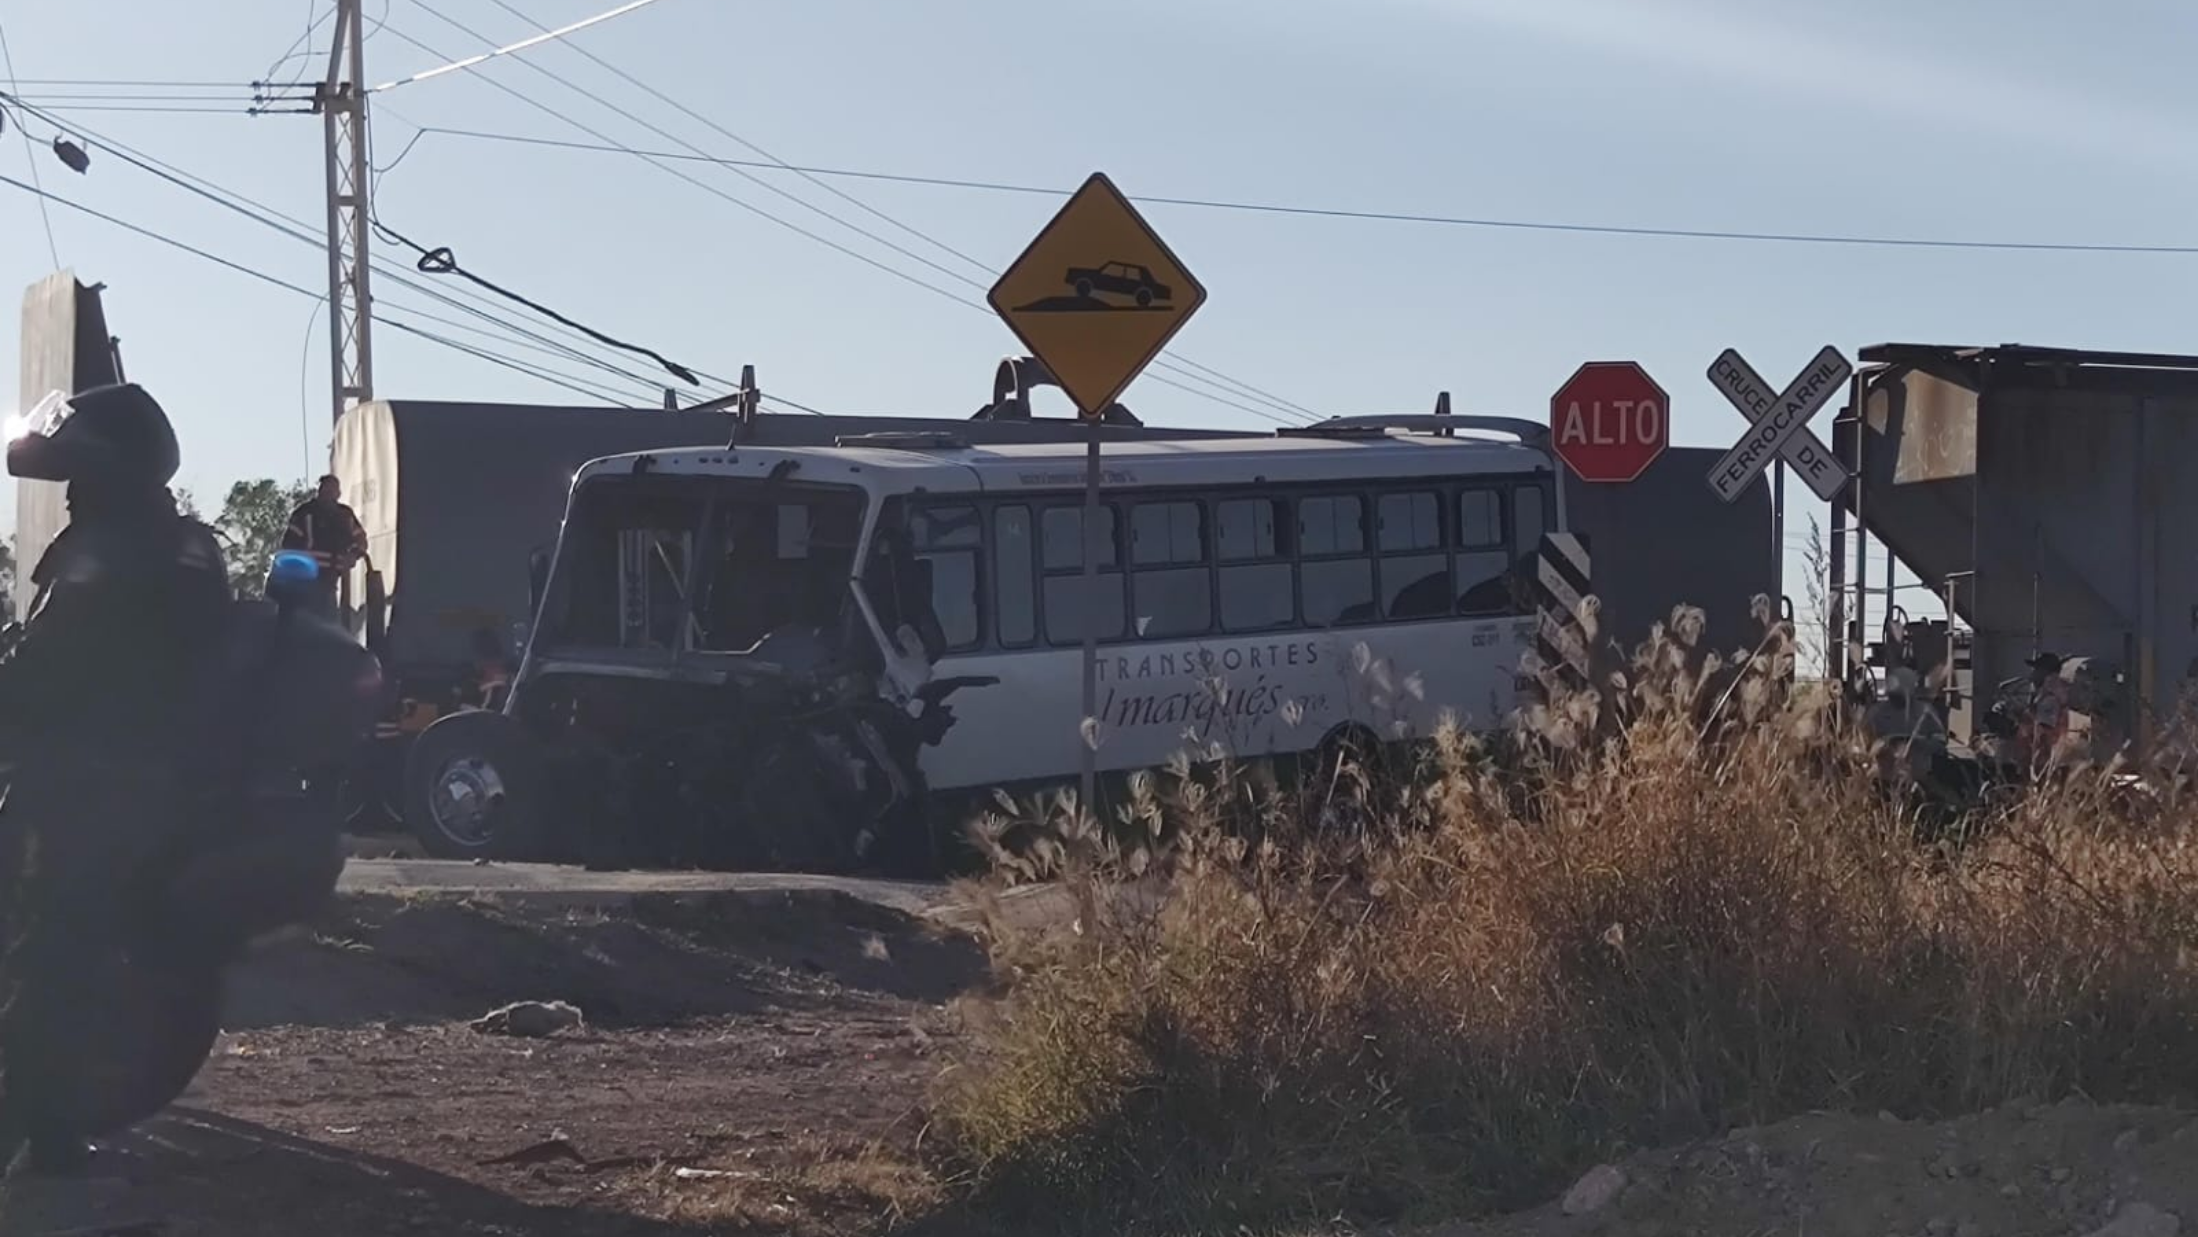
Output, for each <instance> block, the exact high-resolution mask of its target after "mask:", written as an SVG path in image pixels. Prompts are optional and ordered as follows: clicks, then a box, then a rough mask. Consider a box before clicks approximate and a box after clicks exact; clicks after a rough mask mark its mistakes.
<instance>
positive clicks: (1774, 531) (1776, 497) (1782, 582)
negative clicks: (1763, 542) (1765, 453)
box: [1771, 456, 1786, 598]
mask: <svg viewBox="0 0 2198 1237" xmlns="http://www.w3.org/2000/svg"><path fill="white" fill-rule="evenodd" d="M1771 538H1772V540H1773V541H1775V542H1776V543H1777V549H1776V550H1775V551H1774V553H1775V555H1776V558H1777V562H1778V569H1777V571H1776V572H1774V573H1773V574H1772V576H1771V586H1772V588H1774V589H1775V590H1776V591H1777V593H1778V596H1779V597H1780V598H1784V597H1785V596H1786V460H1785V457H1784V456H1781V457H1779V460H1778V462H1777V463H1776V464H1773V465H1771Z"/></svg>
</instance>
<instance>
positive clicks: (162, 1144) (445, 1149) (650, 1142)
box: [0, 891, 986, 1237]
mask: <svg viewBox="0 0 2198 1237" xmlns="http://www.w3.org/2000/svg"><path fill="white" fill-rule="evenodd" d="M985 975H986V969H985V966H984V963H983V959H982V958H981V956H980V955H979V953H978V952H977V950H976V949H975V948H974V946H972V945H971V944H969V943H968V942H967V941H966V940H964V939H962V938H959V937H954V936H952V935H950V934H947V933H945V932H942V931H939V930H937V929H934V928H932V927H931V926H930V925H929V924H928V923H927V922H925V921H923V920H920V919H918V918H916V917H914V916H912V915H909V914H907V913H904V912H902V911H898V910H891V909H887V908H885V907H881V906H878V905H875V904H872V903H868V902H864V901H861V900H859V899H856V898H853V897H848V896H844V895H836V894H830V893H822V892H811V891H802V892H794V893H785V894H777V895H756V894H742V895H728V896H723V897H717V898H709V899H683V900H673V899H660V900H651V899H647V898H644V899H640V900H638V901H636V902H635V903H634V904H633V906H632V907H631V908H630V909H628V910H624V911H621V912H619V913H617V914H615V915H612V914H606V913H601V912H571V911H539V910H537V911H520V910H516V909H513V908H512V907H510V906H505V905H499V904H497V903H494V902H486V901H477V902H462V901H456V900H450V899H424V898H411V899H407V898H402V897H356V898H350V899H347V900H346V903H345V907H344V912H343V913H342V914H341V915H339V916H337V917H335V918H334V919H333V920H332V921H331V922H330V923H328V924H326V925H324V926H323V927H322V928H321V929H320V931H319V932H317V933H316V934H314V935H312V936H311V937H310V938H305V939H297V940H292V941H286V942H283V943H280V944H278V945H275V946H273V947H272V948H270V949H268V950H267V951H265V952H264V953H262V954H261V955H260V956H259V957H257V958H255V959H254V960H253V961H252V962H251V963H250V964H249V965H248V966H247V967H245V968H243V969H242V970H241V971H240V973H239V974H238V975H237V977H236V980H235V982H234V984H233V985H232V990H231V993H230V1006H231V1009H232V1011H233V1013H232V1015H231V1017H230V1018H229V1020H228V1024H227V1025H228V1030H227V1031H226V1033H225V1034H224V1036H223V1039H222V1041H221V1043H220V1044H219V1045H217V1047H216V1049H215V1053H214V1056H213V1058H212V1060H211V1061H210V1062H209V1063H208V1065H207V1067H206V1069H205V1070H204V1072H203V1073H202V1074H201V1075H200V1077H199V1080H198V1082H197V1084H196V1085H195V1086H194V1087H193V1089H192V1091H191V1092H190V1093H189V1094H188V1095H187V1096H185V1097H184V1099H183V1100H182V1101H181V1102H180V1103H179V1104H178V1105H177V1107H176V1109H175V1110H173V1111H172V1112H171V1113H170V1114H169V1115H168V1116H166V1117H164V1118H162V1119H161V1120H159V1121H157V1122H155V1123H153V1124H152V1125H150V1126H148V1127H146V1128H145V1129H144V1130H142V1131H141V1132H139V1133H138V1134H136V1135H133V1136H132V1137H130V1138H128V1139H126V1140H123V1141H122V1143H121V1144H120V1145H118V1146H116V1147H114V1148H112V1149H111V1150H109V1151H108V1152H107V1153H106V1154H105V1155H104V1156H103V1157H102V1158H103V1159H104V1160H105V1161H106V1163H105V1164H104V1165H103V1167H102V1170H101V1177H102V1179H101V1180H97V1181H94V1182H92V1183H90V1184H89V1185H88V1186H73V1185H72V1186H67V1187H62V1186H52V1187H49V1186H45V1185H44V1184H43V1183H40V1184H39V1185H38V1186H36V1187H34V1188H31V1189H24V1190H19V1191H18V1192H17V1193H16V1195H15V1196H14V1197H13V1198H11V1199H10V1200H8V1202H7V1203H6V1204H0V1207H4V1208H5V1209H4V1210H0V1233H4V1234H7V1235H9V1237H13V1235H14V1234H16V1233H35V1232H39V1231H41V1230H42V1229H51V1228H55V1227H59V1228H61V1229H62V1230H64V1231H67V1230H70V1229H87V1230H89V1231H92V1232H102V1231H144V1232H161V1233H175V1234H183V1233H205V1234H217V1233H218V1234H228V1235H235V1237H259V1235H261V1234H265V1235H266V1237H277V1235H278V1234H279V1235H281V1237H296V1234H298V1233H300V1232H311V1233H313V1234H315V1237H366V1235H367V1234H384V1233H406V1234H410V1233H438V1234H440V1233H451V1234H582V1233H586V1234H637V1235H638V1234H652V1235H653V1234H663V1235H667V1237H668V1235H671V1234H690V1233H693V1234H700V1233H736V1232H747V1231H756V1232H785V1231H788V1230H789V1229H795V1230H797V1231H806V1232H825V1233H829V1232H838V1231H848V1232H853V1231H860V1230H870V1229H875V1228H877V1227H879V1226H881V1225H882V1224H883V1223H886V1222H888V1221H890V1219H891V1218H892V1216H893V1214H894V1211H895V1209H896V1208H900V1207H905V1206H907V1205H909V1204H911V1203H912V1202H920V1201H922V1200H923V1199H924V1197H925V1195H924V1191H925V1190H927V1189H929V1188H930V1187H929V1185H928V1182H927V1181H926V1180H924V1179H923V1178H922V1177H921V1176H920V1175H918V1174H915V1173H914V1172H912V1170H910V1169H908V1168H906V1167H904V1166H905V1165H906V1164H908V1163H909V1162H911V1161H912V1160H913V1158H914V1156H913V1149H914V1146H915V1142H916V1139H917V1138H918V1137H919V1135H920V1132H921V1125H920V1115H919V1113H920V1109H921V1106H922V1102H923V1099H924V1097H925V1094H926V1092H927V1088H928V1086H929V1084H930V1082H931V1079H932V1077H933V1075H934V1073H935V1072H936V1071H937V1070H938V1069H939V1068H940V1067H941V1065H942V1063H943V1062H944V1060H945V1057H946V1053H945V1052H944V1049H945V1048H946V1047H947V1046H949V1045H950V1044H951V1041H952V1039H953V1037H954V1030H953V1026H954V1022H955V1019H954V1018H953V1017H952V1016H951V1014H950V1012H949V1010H948V1004H949V1002H951V1001H953V1000H954V999H955V998H957V997H958V996H960V995H962V994H964V993H966V992H969V991H972V990H973V989H974V988H975V987H976V986H977V985H979V984H981V983H982V982H984V978H985ZM518 1000H544V1001H547V1000H563V1001H566V1002H569V1003H570V1004H572V1005H573V1006H575V1007H577V1008H578V1009H579V1010H581V1011H582V1013H583V1015H584V1017H585V1024H584V1025H583V1026H581V1027H579V1028H575V1029H571V1030H566V1031H563V1032H561V1033H559V1034H557V1035H555V1036H553V1037H550V1038H539V1039H529V1038H516V1037H509V1036H500V1035H489V1034H482V1033H479V1032H476V1031H475V1030H473V1029H471V1028H470V1026H469V1025H468V1023H469V1022H470V1020H473V1019H476V1018H478V1017H480V1016H481V1015H483V1014H485V1013H487V1012H488V1011H489V1010H491V1009H494V1008H496V1007H498V1006H500V1005H503V1004H505V1003H507V1002H510V1001H518ZM132 1221H146V1222H157V1223H158V1224H159V1227H158V1228H144V1229H142V1230H132V1229H129V1228H127V1227H123V1228H121V1229H119V1230H117V1229H116V1226H117V1225H126V1223H127V1222H132ZM103 1226H104V1227H103Z"/></svg>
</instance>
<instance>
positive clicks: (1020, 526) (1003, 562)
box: [992, 506, 1038, 648]
mask: <svg viewBox="0 0 2198 1237" xmlns="http://www.w3.org/2000/svg"><path fill="white" fill-rule="evenodd" d="M1036 551H1037V547H1036V546H1034V545H1032V544H1031V536H1030V508H1028V507H1020V506H1017V507H1001V508H999V509H998V510H996V511H994V512H993V513H992V561H993V564H994V565H993V568H992V581H993V586H994V587H995V588H996V589H998V591H999V598H998V611H997V613H998V618H997V620H996V622H997V624H998V631H997V632H996V633H995V634H997V635H998V636H999V639H1000V643H1001V644H1003V645H1006V646H1008V647H1009V648H1020V647H1022V646H1024V645H1027V644H1029V643H1031V642H1032V641H1033V640H1036V639H1037V638H1038V582H1037V578H1036V575H1035V573H1034V571H1033V563H1034V562H1035V561H1036V560H1035V558H1034V555H1035V554H1036Z"/></svg>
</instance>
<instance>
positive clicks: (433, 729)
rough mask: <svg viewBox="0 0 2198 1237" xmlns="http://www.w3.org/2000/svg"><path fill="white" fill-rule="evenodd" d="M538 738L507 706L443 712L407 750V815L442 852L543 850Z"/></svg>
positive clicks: (512, 854) (511, 854)
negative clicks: (498, 709)
mask: <svg viewBox="0 0 2198 1237" xmlns="http://www.w3.org/2000/svg"><path fill="white" fill-rule="evenodd" d="M540 786H541V778H540V767H539V764H538V763H537V761H536V759H535V752H534V748H533V743H532V741H531V740H530V739H529V738H528V736H527V735H526V733H525V732H524V731H522V730H521V729H520V728H519V724H518V723H517V722H515V721H513V720H512V719H511V718H509V717H506V716H505V715H503V714H501V713H491V712H487V711H485V710H480V709H472V710H467V711H465V712H460V713H452V714H450V715H448V716H446V717H443V718H440V719H438V720H437V721H436V722H435V723H434V724H433V725H431V726H429V727H428V728H427V729H425V730H423V731H421V732H420V734H419V736H418V737H417V738H415V739H414V740H413V741H412V750H411V751H410V752H408V753H406V755H405V773H404V820H405V824H406V826H407V827H408V828H410V829H411V831H412V834H413V836H414V837H417V838H418V839H419V840H420V845H421V846H422V847H423V848H425V849H426V851H427V853H428V854H429V855H431V856H433V857H434V858H437V859H505V860H524V859H532V858H538V857H539V856H537V855H536V854H535V853H534V852H535V850H536V848H537V844H538V842H539V840H540V838H541V826H542V818H541V812H542V806H543V805H542V801H541V796H540Z"/></svg>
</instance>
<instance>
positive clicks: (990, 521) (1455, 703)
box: [406, 415, 1565, 866]
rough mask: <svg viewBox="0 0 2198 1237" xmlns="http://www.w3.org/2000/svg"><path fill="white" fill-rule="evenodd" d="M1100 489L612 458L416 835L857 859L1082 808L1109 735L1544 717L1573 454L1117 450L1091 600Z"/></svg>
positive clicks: (946, 455)
mask: <svg viewBox="0 0 2198 1237" xmlns="http://www.w3.org/2000/svg"><path fill="white" fill-rule="evenodd" d="M1492 434H1493V435H1498V436H1500V437H1490V436H1488V435H1492ZM1084 481H1085V457H1084V451H1083V449H1082V447H1081V446H1076V445H1067V444H1040V445H997V446H972V445H969V444H967V443H965V442H961V441H959V440H957V439H955V438H954V437H952V436H951V435H950V434H939V435H908V434H896V435H871V436H864V437H857V438H848V439H842V440H840V443H839V445H837V446H833V447H805V448H757V447H749V446H740V445H735V446H730V447H719V448H695V449H681V450H666V451H661V452H653V453H646V454H637V455H627V456H617V457H612V458H609V459H603V460H596V461H593V462H591V463H589V464H588V465H586V466H585V467H583V468H582V469H581V470H580V471H579V473H578V474H577V475H576V478H575V481H574V485H573V491H572V497H571V501H570V504H569V507H568V511H567V516H566V521H565V527H564V529H563V531H562V534H561V536H560V539H559V544H558V549H557V552H556V556H555V559H554V561H553V563H552V566H551V568H550V572H549V578H548V580H547V582H546V584H545V587H544V593H543V596H542V598H541V601H540V605H539V608H538V615H537V622H536V625H535V628H534V630H533V632H532V634H531V638H530V640H529V642H528V647H527V652H526V655H525V657H524V659H523V660H522V663H521V666H520V669H519V673H518V675H517V677H516V680H515V682H514V685H513V688H512V691H511V693H510V697H509V701H508V703H507V704H506V706H505V708H504V710H503V712H502V713H501V714H460V715H454V716H453V717H451V718H446V719H444V720H443V721H440V722H438V723H436V725H435V726H434V727H431V728H430V729H429V731H428V732H426V734H425V735H424V736H423V739H422V742H421V744H420V746H419V749H418V750H417V751H416V752H415V754H414V756H413V759H412V762H411V770H410V773H409V775H408V783H410V785H409V787H408V791H409V792H410V793H408V803H407V813H406V814H407V819H408V822H410V823H411V824H412V825H413V826H414V828H415V829H417V830H419V831H420V833H421V835H422V837H423V838H424V839H426V840H427V842H428V843H429V845H430V847H431V849H434V850H436V851H438V852H439V853H445V854H478V853H497V854H505V855H517V854H522V853H523V854H527V855H529V856H531V857H570V855H571V854H572V853H573V852H575V851H578V852H584V853H588V854H590V855H593V854H601V855H602V857H603V858H605V859H606V860H609V861H616V862H633V861H635V860H637V859H638V860H643V861H648V860H669V859H672V858H675V857H677V858H681V859H684V860H686V861H700V862H705V863H715V864H744V865H755V866H842V865H846V864H849V863H853V862H859V861H860V860H861V859H863V858H864V857H865V856H867V855H871V854H874V853H876V852H877V851H878V848H879V847H880V846H881V845H884V846H886V847H887V848H888V849H891V846H890V844H891V843H893V842H895V841H896V840H901V841H905V840H908V839H909V838H910V837H913V836H916V835H919V834H925V833H926V832H927V830H928V826H927V825H924V824H921V823H911V822H919V821H920V819H921V818H922V817H924V815H925V811H924V804H925V803H926V802H927V796H931V795H942V794H946V793H947V792H989V791H990V790H993V789H996V788H997V789H1022V788H1027V787H1029V786H1031V785H1033V784H1044V783H1049V782H1057V781H1059V782H1072V781H1073V780H1074V779H1075V777H1076V775H1077V772H1078V768H1079V764H1080V761H1081V756H1082V754H1081V747H1082V745H1084V744H1085V743H1086V742H1087V741H1088V739H1089V738H1094V737H1095V738H1096V742H1097V762H1098V765H1099V767H1100V769H1102V770H1105V771H1122V770H1130V769H1138V768H1150V767H1155V766H1159V765H1163V764H1165V763H1167V762H1168V761H1170V760H1171V759H1173V758H1175V757H1176V756H1177V755H1179V754H1182V753H1185V752H1186V751H1188V752H1191V753H1193V754H1198V753H1204V752H1208V751H1211V750H1213V749H1214V748H1216V747H1220V748H1223V749H1226V750H1227V751H1229V752H1230V753H1232V754H1234V755H1237V756H1242V757H1257V756H1265V755H1274V754H1284V753H1289V752H1296V751H1308V750H1313V749H1317V748H1319V747H1321V746H1322V745H1323V744H1327V743H1330V742H1332V741H1334V740H1335V739H1337V738H1338V737H1339V736H1343V735H1354V736H1365V737H1368V738H1377V739H1378V738H1387V737H1391V736H1396V735H1400V734H1404V733H1412V734H1420V735H1424V734H1426V733H1427V732H1428V731H1429V730H1430V729H1431V728H1432V726H1433V725H1434V723H1435V722H1436V720H1437V718H1438V717H1439V716H1440V715H1441V714H1443V713H1445V712H1447V713H1449V714H1451V715H1453V716H1455V717H1456V718H1457V720H1458V721H1459V722H1461V723H1462V724H1464V725H1466V726H1468V727H1473V728H1487V727H1492V726H1494V725H1496V724H1499V723H1500V722H1501V721H1502V720H1503V719H1504V717H1505V716H1506V715H1507V714H1508V713H1509V711H1510V710H1511V708H1512V707H1513V706H1514V704H1515V691H1516V688H1515V682H1516V679H1515V676H1516V672H1517V670H1518V666H1519V661H1520V657H1521V654H1522V653H1523V652H1524V651H1525V649H1526V648H1527V646H1528V644H1529V642H1530V641H1531V639H1532V633H1533V625H1534V618H1533V615H1534V609H1533V606H1532V604H1531V601H1530V596H1531V593H1530V591H1529V589H1528V588H1527V587H1526V582H1527V581H1528V580H1530V579H1531V575H1532V563H1533V560H1534V554H1535V550H1536V547H1537V545H1538V543H1539V541H1540V538H1541V535H1542V533H1543V532H1544V531H1547V530H1558V529H1562V528H1563V527H1564V522H1565V514H1564V502H1563V491H1562V485H1561V480H1560V476H1559V471H1558V469H1557V466H1556V464H1555V461H1554V459H1553V457H1552V455H1551V453H1550V451H1549V449H1548V442H1547V432H1546V430H1545V429H1544V428H1543V427H1541V426H1539V425H1536V424H1534V423H1531V422H1525V421H1518V420H1512V419H1508V418H1480V417H1466V416H1447V415H1440V416H1434V415H1430V416H1408V417H1370V418H1340V419H1336V420H1331V421H1328V422H1323V423H1321V424H1320V425H1318V426H1314V427H1311V428H1309V429H1307V430H1304V431H1286V432H1283V433H1280V434H1277V435H1275V436H1272V437H1258V436H1251V435H1246V436H1242V437H1235V438H1225V439H1207V440H1180V441H1152V440H1147V441H1132V442H1123V443H1117V444H1110V445H1108V446H1107V448H1106V449H1105V452H1104V455H1103V461H1102V482H1101V493H1100V500H1101V503H1100V507H1099V513H1100V523H1099V529H1098V533H1099V536H1098V537H1097V539H1096V540H1097V544H1099V545H1100V546H1101V547H1103V548H1102V550H1101V552H1100V554H1099V557H1098V562H1097V572H1096V575H1095V576H1094V577H1092V578H1090V579H1087V577H1086V575H1085V572H1084V562H1083V547H1084V544H1085V540H1084V514H1085V501H1086V499H1085V493H1084ZM1087 630H1095V631H1096V635H1097V640H1098V650H1099V655H1098V664H1097V709H1096V716H1095V718H1094V721H1095V723H1096V726H1095V728H1093V727H1087V725H1086V719H1085V717H1084V710H1083V666H1084V659H1083V653H1082V645H1083V641H1084V638H1085V635H1086V632H1087ZM948 694H951V695H952V701H951V705H950V706H949V705H948V704H946V703H945V697H946V696H947V695H948ZM1094 729H1095V734H1093V733H1092V731H1093V730H1094ZM553 807H554V810H553ZM552 817H557V818H562V819H561V820H559V821H553V820H551V819H550V818H552ZM682 847H686V848H687V849H698V850H699V853H695V854H688V853H686V851H685V850H683V849H682ZM553 852H554V853H553Z"/></svg>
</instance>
